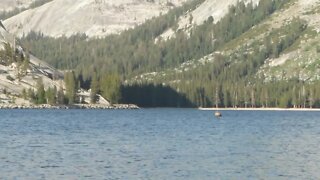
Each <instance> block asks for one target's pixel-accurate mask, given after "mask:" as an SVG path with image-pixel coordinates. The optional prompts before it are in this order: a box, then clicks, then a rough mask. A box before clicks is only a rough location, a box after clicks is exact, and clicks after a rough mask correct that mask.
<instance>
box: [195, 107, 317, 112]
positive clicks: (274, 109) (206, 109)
mask: <svg viewBox="0 0 320 180" xmlns="http://www.w3.org/2000/svg"><path fill="white" fill-rule="evenodd" d="M198 109H199V110H201V111H313V112H320V108H198Z"/></svg>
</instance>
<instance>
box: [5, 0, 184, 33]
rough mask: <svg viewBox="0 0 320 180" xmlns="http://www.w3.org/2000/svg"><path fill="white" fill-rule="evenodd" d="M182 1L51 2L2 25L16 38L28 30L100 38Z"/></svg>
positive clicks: (102, 0) (69, 0)
mask: <svg viewBox="0 0 320 180" xmlns="http://www.w3.org/2000/svg"><path fill="white" fill-rule="evenodd" d="M185 1H186V0H173V1H166V0H158V1H150V2H148V1H145V0H108V1H106V0H86V1H84V0H53V1H52V2H49V3H47V4H45V5H43V6H40V7H38V8H35V9H30V10H27V11H25V12H22V13H21V14H18V15H16V16H14V17H12V18H10V19H7V20H6V21H5V22H4V24H5V26H6V27H7V29H8V31H9V32H11V33H13V34H16V35H17V36H20V37H21V36H22V35H23V34H28V33H29V32H30V31H31V30H33V31H37V32H38V31H39V32H42V33H43V34H45V35H48V36H52V37H60V36H71V35H73V34H76V33H85V34H87V35H88V36H95V37H102V36H105V35H108V34H112V33H119V32H121V31H123V30H125V29H128V28H131V27H133V26H135V25H137V24H140V23H142V22H144V21H145V20H146V19H149V18H151V17H154V16H158V15H159V14H160V13H165V12H167V11H168V10H169V9H170V8H172V6H180V5H181V4H182V3H183V2H185ZM168 2H170V3H168Z"/></svg>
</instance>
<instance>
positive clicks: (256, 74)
mask: <svg viewBox="0 0 320 180" xmlns="http://www.w3.org/2000/svg"><path fill="white" fill-rule="evenodd" d="M214 2H215V1H210V2H209V1H198V2H197V3H195V4H193V6H192V8H190V7H188V8H185V9H183V10H182V11H179V13H177V14H178V15H176V14H175V13H171V14H170V15H169V16H162V17H159V18H155V19H153V20H150V21H147V22H146V23H145V24H143V25H141V26H138V27H136V28H135V29H133V30H130V31H125V32H124V33H122V34H120V35H116V36H109V37H106V38H104V39H95V40H93V39H87V38H86V37H83V36H74V37H71V38H70V39H68V38H58V39H54V38H49V37H44V36H42V35H41V34H34V33H33V34H30V35H29V36H28V37H26V38H25V39H23V41H24V42H25V44H30V45H31V50H32V51H34V52H36V54H38V55H40V56H41V57H43V58H48V62H51V63H52V64H55V65H56V66H59V67H61V68H70V67H71V68H74V69H76V71H77V72H78V74H79V77H81V78H82V79H83V83H84V84H85V85H84V86H87V87H88V84H90V79H91V77H92V75H90V74H92V72H94V73H95V72H97V73H101V74H103V73H106V72H107V73H109V72H113V73H114V72H116V73H119V74H120V75H121V77H122V78H124V79H125V80H126V81H125V89H129V90H125V91H124V92H127V93H128V94H131V95H132V94H133V95H134V96H135V99H139V98H142V99H143V100H146V99H149V100H150V101H156V100H155V99H158V100H159V101H161V99H162V98H158V97H159V96H160V97H165V96H162V93H161V90H159V89H161V88H162V87H161V86H160V87H159V88H158V86H155V88H152V87H150V86H149V85H148V84H156V85H157V84H161V85H169V86H170V87H171V88H173V89H175V90H176V91H177V92H179V93H181V94H183V95H185V96H186V97H187V99H188V100H190V101H191V102H192V103H193V104H195V105H197V106H211V105H212V104H213V102H219V104H220V105H222V106H226V107H230V106H233V107H238V106H248V105H250V106H252V107H254V106H259V107H262V106H277V107H279V106H281V107H296V106H300V107H301V106H302V105H303V106H304V107H305V106H306V103H307V102H308V103H309V105H310V106H311V107H314V106H317V107H319V106H320V90H318V89H319V88H317V87H318V86H319V82H320V81H319V78H318V74H319V69H320V68H319V64H320V62H319V60H318V59H319V52H320V47H317V42H318V40H319V27H320V25H319V17H318V16H319V11H320V10H319V6H320V4H319V2H318V1H317V0H308V1H306V0H273V1H270V0H260V1H259V3H258V4H250V3H249V4H248V3H247V1H239V2H238V3H236V4H235V6H230V7H229V8H228V10H229V12H228V13H226V14H225V15H221V19H220V20H216V19H214V18H212V15H214V14H215V12H218V11H219V9H214V8H215V6H214V4H215V3H214ZM228 2H229V3H231V4H232V3H234V1H225V3H228ZM204 3H205V4H206V5H207V6H209V4H210V3H212V4H211V5H212V6H210V7H207V6H204V5H203V4H204ZM216 3H217V2H216ZM199 4H200V5H199ZM224 5H225V7H227V6H226V4H224ZM219 7H220V6H219ZM198 8H200V10H199V9H198ZM205 8H208V9H207V10H206V11H205ZM210 8H211V10H210ZM190 9H195V10H190ZM196 10H197V11H196ZM194 12H198V13H194ZM200 12H203V13H200ZM191 13H192V16H191ZM182 16H183V17H182ZM295 16H296V17H295ZM188 17H189V18H190V17H192V18H190V19H189V22H188V23H189V25H188V26H187V27H180V26H179V25H177V24H180V23H181V22H183V19H184V18H188ZM217 17H218V16H217ZM196 19H201V20H199V24H197V23H193V21H194V22H196V21H197V20H196ZM202 20H205V21H204V22H202V23H201V21H202ZM168 22H170V23H168ZM190 22H191V23H190ZM168 29H172V33H174V36H171V37H172V38H171V39H169V40H163V38H159V35H161V34H163V33H164V32H168V31H166V30H168ZM173 29H175V30H173ZM43 47H45V48H43ZM100 78H101V77H100ZM139 89H140V90H141V89H142V91H143V92H145V93H143V94H142V96H139V94H140V95H141V93H139V92H140V91H139ZM216 94H217V95H216ZM148 95H149V96H148ZM217 96H218V99H215V98H217ZM125 97H126V98H128V99H130V97H128V96H125ZM178 99H179V98H178ZM146 101H147V100H146ZM164 101H165V99H164ZM130 102H131V101H130ZM133 103H134V102H133ZM146 104H148V103H146ZM149 104H153V105H154V104H157V103H156V102H150V103H149ZM177 104H180V103H177ZM180 105H181V104H180Z"/></svg>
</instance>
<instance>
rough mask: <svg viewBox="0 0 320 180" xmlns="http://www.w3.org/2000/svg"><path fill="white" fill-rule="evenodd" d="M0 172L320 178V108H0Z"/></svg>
mask: <svg viewBox="0 0 320 180" xmlns="http://www.w3.org/2000/svg"><path fill="white" fill-rule="evenodd" d="M0 115H1V116H0V117H1V118H0V179H2V178H5V179H319V178H320V171H319V168H320V151H319V144H320V121H319V115H320V113H319V112H244V111H241V112H232V111H226V112H223V115H224V116H223V118H222V119H220V120H217V119H215V118H214V115H213V112H210V111H198V110H192V109H147V110H137V111H133V110H118V111H99V110H68V111H66V110H42V111H40V110H1V111H0Z"/></svg>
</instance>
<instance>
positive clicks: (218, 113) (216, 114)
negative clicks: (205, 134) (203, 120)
mask: <svg viewBox="0 0 320 180" xmlns="http://www.w3.org/2000/svg"><path fill="white" fill-rule="evenodd" d="M214 116H215V117H217V118H219V117H222V114H221V113H220V112H219V111H216V112H215V113H214Z"/></svg>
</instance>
